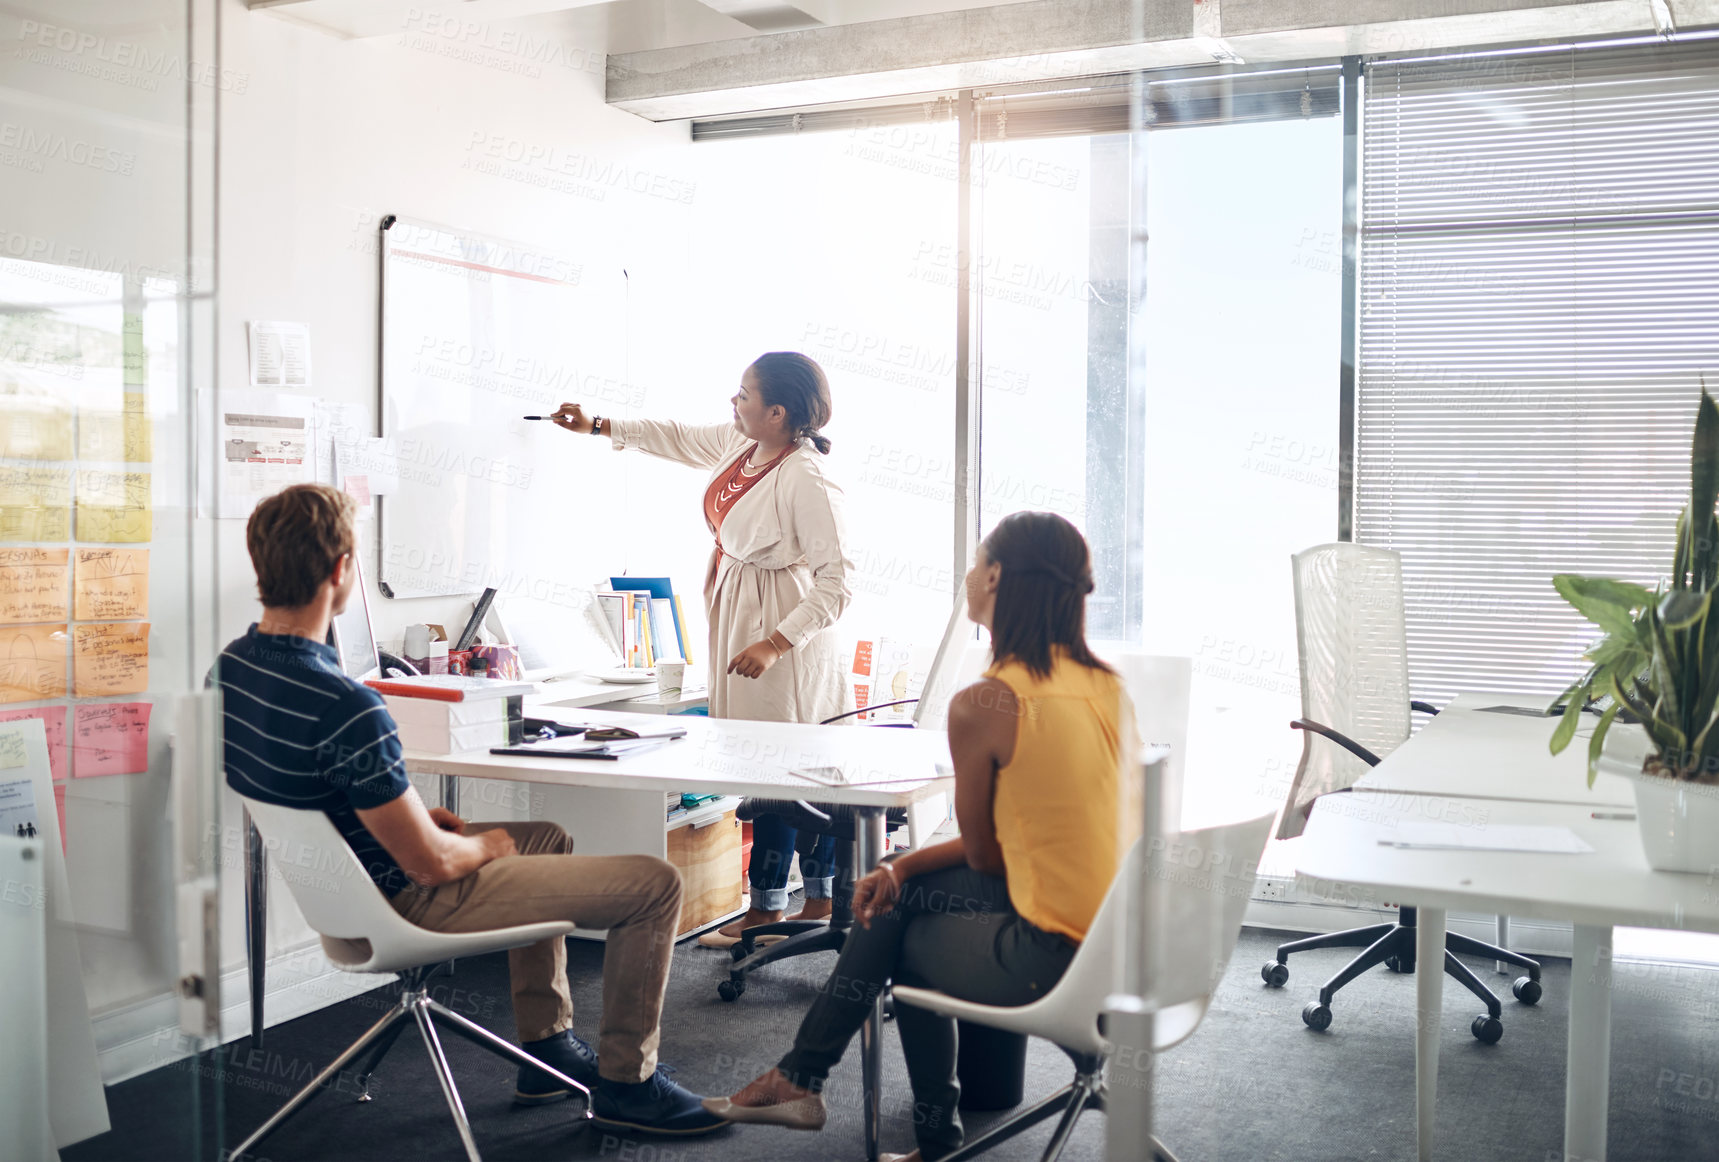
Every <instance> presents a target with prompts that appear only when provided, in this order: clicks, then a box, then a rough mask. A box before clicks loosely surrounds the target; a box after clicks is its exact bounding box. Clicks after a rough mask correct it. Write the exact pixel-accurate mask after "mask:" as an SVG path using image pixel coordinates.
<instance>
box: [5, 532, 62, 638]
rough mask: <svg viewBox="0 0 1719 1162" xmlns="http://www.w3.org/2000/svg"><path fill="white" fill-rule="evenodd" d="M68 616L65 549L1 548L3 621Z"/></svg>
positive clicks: (46, 619) (58, 619)
mask: <svg viewBox="0 0 1719 1162" xmlns="http://www.w3.org/2000/svg"><path fill="white" fill-rule="evenodd" d="M65 618H66V550H65V549H0V622H4V623H17V622H31V621H56V620H57V621H64V620H65Z"/></svg>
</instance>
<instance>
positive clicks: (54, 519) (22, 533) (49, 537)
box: [0, 468, 72, 541]
mask: <svg viewBox="0 0 1719 1162" xmlns="http://www.w3.org/2000/svg"><path fill="white" fill-rule="evenodd" d="M71 514H72V470H71V469H70V468H0V541H68V540H70V539H71V536H72V515H71Z"/></svg>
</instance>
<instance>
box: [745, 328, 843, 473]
mask: <svg viewBox="0 0 1719 1162" xmlns="http://www.w3.org/2000/svg"><path fill="white" fill-rule="evenodd" d="M752 376H753V378H754V379H756V380H757V381H758V394H759V395H760V396H762V397H763V400H764V406H765V407H767V408H768V407H779V408H781V409H782V410H783V411H785V412H787V413H788V420H787V424H786V427H787V429H788V432H789V434H790V435H791V436H793V438H794V439H796V440H810V441H811V442H812V447H814V448H816V449H817V450H818V451H819V452H820V453H822V454H823V455H826V456H827V455H829V451H830V438H829V437H828V436H825V435H822V434H821V432H820V429H821V428H823V426H824V425H825V424H827V423H829V422H830V381H829V380H828V379H827V378H825V377H824V369H823V368H822V367H819V366H818V364H817V362H816V361H815V360H813V359H811V358H810V357H809V356H805V355H802V354H800V353H799V352H798V351H771V352H768V353H767V354H764V355H760V356H759V357H758V358H757V359H756V360H754V361H753V364H752Z"/></svg>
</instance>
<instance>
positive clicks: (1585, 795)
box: [1314, 694, 1635, 814]
mask: <svg viewBox="0 0 1719 1162" xmlns="http://www.w3.org/2000/svg"><path fill="white" fill-rule="evenodd" d="M1549 701H1550V699H1548V698H1547V697H1545V696H1544V695H1540V696H1536V695H1532V694H1459V695H1458V696H1457V697H1456V698H1455V699H1453V700H1452V701H1451V703H1450V705H1448V706H1446V707H1445V708H1444V709H1443V710H1442V711H1440V712H1439V713H1438V714H1437V715H1436V716H1435V717H1433V718H1432V719H1431V720H1430V721H1428V722H1427V723H1426V725H1424V726H1422V727H1421V728H1420V730H1419V731H1417V732H1416V734H1415V736H1414V737H1413V738H1411V739H1410V740H1409V741H1408V742H1405V743H1404V744H1403V745H1402V746H1400V747H1398V748H1397V749H1396V750H1394V751H1392V752H1391V753H1390V754H1388V755H1386V756H1385V759H1384V761H1383V762H1381V763H1380V764H1379V765H1378V766H1376V767H1374V768H1373V769H1372V770H1370V771H1368V772H1367V774H1365V775H1364V776H1362V777H1361V778H1360V779H1358V780H1356V783H1355V789H1356V790H1357V791H1381V792H1383V791H1394V792H1398V793H1401V794H1408V795H1445V796H1449V797H1450V798H1453V799H1515V800H1520V801H1523V802H1531V803H1569V804H1572V805H1575V806H1585V807H1590V808H1603V809H1607V810H1616V809H1619V808H1629V809H1630V810H1634V809H1635V793H1634V791H1632V790H1631V789H1630V784H1629V780H1628V779H1625V778H1622V777H1620V776H1618V775H1612V774H1607V773H1605V772H1603V771H1602V772H1601V773H1600V774H1599V775H1598V776H1597V777H1596V778H1595V779H1594V786H1593V789H1592V790H1589V789H1588V775H1587V765H1586V764H1587V756H1588V739H1589V737H1591V736H1592V734H1593V731H1594V726H1595V725H1596V724H1597V723H1598V722H1599V717H1598V716H1597V715H1593V714H1583V715H1582V725H1581V726H1580V727H1578V728H1577V737H1576V738H1575V739H1574V740H1572V741H1571V743H1570V745H1569V747H1568V749H1566V750H1565V751H1564V753H1563V754H1560V755H1554V754H1552V752H1551V751H1550V750H1549V749H1547V743H1548V741H1549V740H1550V739H1551V737H1552V731H1553V729H1554V728H1556V726H1557V725H1558V722H1557V719H1555V718H1524V717H1521V716H1520V715H1515V714H1497V713H1490V712H1488V711H1485V710H1482V709H1480V708H1481V707H1483V706H1528V707H1533V708H1535V709H1544V708H1545V706H1546V704H1547V702H1549ZM1626 736H1627V731H1625V730H1624V728H1621V727H1618V726H1613V728H1612V732H1611V734H1610V735H1608V737H1607V751H1608V753H1610V752H1611V750H1612V749H1613V746H1614V744H1616V743H1623V742H1624V741H1625V739H1626ZM1324 801H1325V800H1322V801H1321V802H1324ZM1314 813H1315V814H1317V813H1318V808H1315V811H1314Z"/></svg>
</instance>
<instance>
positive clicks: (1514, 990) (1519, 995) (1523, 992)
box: [1510, 976, 1541, 1005]
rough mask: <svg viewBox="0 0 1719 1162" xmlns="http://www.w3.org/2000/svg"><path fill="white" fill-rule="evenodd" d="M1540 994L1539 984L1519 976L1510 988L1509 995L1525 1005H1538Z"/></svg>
mask: <svg viewBox="0 0 1719 1162" xmlns="http://www.w3.org/2000/svg"><path fill="white" fill-rule="evenodd" d="M1540 994H1541V989H1540V982H1539V981H1537V980H1535V979H1534V978H1533V977H1527V976H1519V977H1517V978H1516V982H1515V983H1514V984H1512V985H1511V986H1510V995H1511V996H1513V997H1515V998H1516V999H1517V1000H1519V1001H1521V1002H1522V1003H1523V1004H1525V1005H1535V1004H1539V1003H1540Z"/></svg>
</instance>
